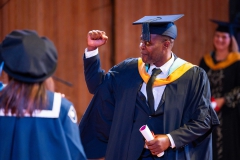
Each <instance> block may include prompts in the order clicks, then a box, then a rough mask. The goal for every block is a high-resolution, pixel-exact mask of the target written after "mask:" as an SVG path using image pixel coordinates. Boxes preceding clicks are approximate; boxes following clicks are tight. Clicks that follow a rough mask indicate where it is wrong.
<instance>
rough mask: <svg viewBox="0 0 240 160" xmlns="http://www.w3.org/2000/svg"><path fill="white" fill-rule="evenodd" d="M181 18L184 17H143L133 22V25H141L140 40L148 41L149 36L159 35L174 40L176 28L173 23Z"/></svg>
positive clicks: (177, 15)
mask: <svg viewBox="0 0 240 160" xmlns="http://www.w3.org/2000/svg"><path fill="white" fill-rule="evenodd" d="M182 16H184V15H183V14H176V15H157V16H144V17H143V18H141V19H139V20H137V21H135V22H133V25H136V24H142V39H143V40H144V41H150V34H159V35H164V36H169V37H171V38H173V39H175V38H176V37H177V27H176V25H175V24H174V23H173V22H174V21H176V20H178V19H179V18H181V17H182Z"/></svg>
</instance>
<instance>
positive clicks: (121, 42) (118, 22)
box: [0, 0, 228, 118]
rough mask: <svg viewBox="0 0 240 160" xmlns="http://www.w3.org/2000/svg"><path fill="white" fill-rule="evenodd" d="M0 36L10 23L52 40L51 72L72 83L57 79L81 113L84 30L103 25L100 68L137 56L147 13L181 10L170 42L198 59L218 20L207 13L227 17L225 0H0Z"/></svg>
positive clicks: (84, 97) (194, 60) (83, 102)
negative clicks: (141, 22) (138, 22)
mask: <svg viewBox="0 0 240 160" xmlns="http://www.w3.org/2000/svg"><path fill="white" fill-rule="evenodd" d="M0 7H1V8H0V27H1V28H0V40H2V39H3V38H4V36H5V35H6V34H8V33H9V32H10V31H12V30H13V29H33V30H36V31H38V33H39V34H40V35H45V36H47V37H49V38H50V39H51V40H52V41H53V42H54V43H55V45H56V47H57V50H58V53H59V61H58V62H59V63H58V68H57V71H56V73H55V75H56V76H57V77H59V78H62V79H64V80H67V81H69V82H71V83H72V84H73V87H68V86H66V85H64V84H62V83H60V82H57V81H55V83H56V91H58V92H62V93H64V94H65V95H66V97H67V98H68V99H69V100H71V101H72V102H73V103H74V105H75V107H76V109H77V113H78V116H79V118H80V117H81V116H82V114H83V113H84V111H85V109H86V107H87V105H88V104H89V102H90V99H91V98H92V95H91V94H90V93H89V92H88V90H87V87H86V83H85V80H84V75H83V62H82V56H83V52H84V49H85V47H86V36H87V33H88V31H90V30H93V29H99V30H104V31H106V33H107V35H108V36H109V40H108V42H107V44H106V45H104V46H103V47H101V48H100V49H99V50H100V57H101V64H102V67H103V69H105V70H108V69H109V68H110V67H111V66H112V65H113V64H116V63H119V62H120V61H122V60H124V59H126V58H129V57H139V56H140V54H139V48H138V46H139V40H140V34H141V25H136V26H133V25H132V22H134V21H136V20H138V19H139V18H141V17H143V16H145V15H161V14H180V13H181V14H184V15H185V16H184V17H183V18H181V19H179V20H178V21H176V24H177V26H178V37H177V39H176V41H175V45H174V48H173V51H174V53H176V54H177V55H178V56H179V57H181V58H183V59H186V60H188V61H190V62H192V63H194V64H197V63H198V62H199V60H200V58H201V57H202V55H203V54H204V53H206V52H209V51H210V50H211V49H212V35H213V30H214V28H215V27H216V25H214V24H212V23H211V22H210V21H209V19H210V18H214V19H218V20H228V1H226V0H168V1H164V0H114V1H113V0H91V1H89V0H0Z"/></svg>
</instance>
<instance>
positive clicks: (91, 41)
mask: <svg viewBox="0 0 240 160" xmlns="http://www.w3.org/2000/svg"><path fill="white" fill-rule="evenodd" d="M182 16H183V15H165V16H145V17H143V18H141V19H140V20H138V21H136V22H134V23H133V24H142V34H141V40H140V53H141V58H130V59H127V60H125V61H123V62H121V63H120V64H118V65H116V66H114V67H113V68H111V69H110V71H109V72H108V73H105V72H104V71H103V70H102V69H101V67H100V59H99V55H98V47H100V46H102V45H104V44H105V43H106V41H107V39H108V37H107V36H106V33H105V32H104V31H99V30H93V31H89V33H88V39H87V44H88V46H87V48H86V50H85V54H84V73H85V79H86V83H87V86H88V89H89V91H90V93H92V94H94V97H93V99H92V101H91V103H90V105H89V107H88V108H87V110H86V113H85V114H84V116H83V118H82V120H81V122H80V126H79V128H80V131H81V138H82V142H83V145H84V149H85V152H86V155H87V158H90V159H97V158H105V159H106V160H137V159H142V160H148V159H149V160H152V159H164V160H172V159H178V160H179V159H180V160H185V159H188V160H190V159H194V160H210V159H212V145H211V141H212V137H211V134H212V133H211V132H212V129H213V128H214V126H216V125H218V124H219V121H218V118H217V116H216V113H215V111H214V110H213V109H212V107H211V102H210V97H211V95H210V86H209V81H208V78H207V75H206V73H205V72H204V71H203V70H202V69H201V68H199V67H198V66H195V65H192V64H191V63H188V62H186V61H184V60H183V59H181V58H179V57H177V56H176V55H175V54H174V53H173V52H172V48H173V44H174V40H175V39H176V37H177V28H176V25H175V24H174V21H176V20H177V19H179V18H181V17H182ZM146 124H147V126H148V127H149V128H150V130H151V131H152V133H153V136H154V139H153V140H151V141H148V142H147V141H145V139H144V138H143V136H142V135H141V133H140V132H139V128H140V127H141V126H143V125H146ZM160 153H164V155H163V156H158V155H159V154H160Z"/></svg>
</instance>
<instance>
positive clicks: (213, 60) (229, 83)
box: [199, 20, 240, 160]
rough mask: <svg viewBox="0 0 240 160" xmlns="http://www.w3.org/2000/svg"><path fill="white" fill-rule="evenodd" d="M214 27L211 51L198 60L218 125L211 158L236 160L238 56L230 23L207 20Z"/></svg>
mask: <svg viewBox="0 0 240 160" xmlns="http://www.w3.org/2000/svg"><path fill="white" fill-rule="evenodd" d="M211 21H212V22H214V23H216V24H217V25H218V26H217V28H216V30H215V33H214V36H213V45H214V50H213V51H212V52H211V53H208V54H205V55H204V56H203V58H202V59H201V61H200V65H199V66H200V67H202V68H203V69H204V70H205V71H206V72H207V75H208V78H209V81H210V88H211V94H212V104H213V105H212V106H213V107H214V109H215V110H216V112H217V115H218V117H219V121H220V125H219V126H218V127H216V129H215V130H214V132H213V159H214V160H226V159H227V160H236V159H240V152H239V151H240V136H239V135H240V54H239V52H238V46H237V43H236V40H235V38H234V36H233V30H234V28H235V27H240V25H239V26H237V25H236V24H234V23H229V22H223V21H218V20H211Z"/></svg>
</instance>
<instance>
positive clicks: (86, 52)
mask: <svg viewBox="0 0 240 160" xmlns="http://www.w3.org/2000/svg"><path fill="white" fill-rule="evenodd" d="M97 54H98V48H97V49H95V50H93V51H88V50H87V48H85V57H86V58H91V57H93V56H96V55H97Z"/></svg>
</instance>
